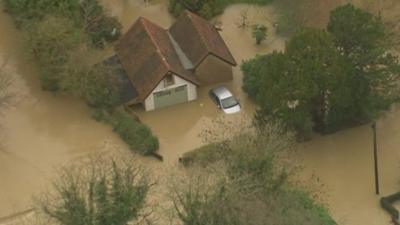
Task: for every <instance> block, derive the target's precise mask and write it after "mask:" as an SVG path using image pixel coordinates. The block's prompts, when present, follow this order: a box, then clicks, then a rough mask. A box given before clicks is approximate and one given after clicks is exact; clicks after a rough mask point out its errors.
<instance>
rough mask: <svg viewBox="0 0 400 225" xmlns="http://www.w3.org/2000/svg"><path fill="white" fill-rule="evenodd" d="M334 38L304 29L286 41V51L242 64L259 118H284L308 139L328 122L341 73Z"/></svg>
mask: <svg viewBox="0 0 400 225" xmlns="http://www.w3.org/2000/svg"><path fill="white" fill-rule="evenodd" d="M339 60H340V57H339V55H338V52H337V51H336V48H335V46H334V43H333V39H332V37H331V36H330V35H329V34H328V33H326V32H324V31H320V30H316V29H304V30H302V31H300V32H298V33H297V34H296V35H294V37H293V38H292V39H291V40H290V41H289V42H288V43H287V44H286V52H285V53H278V52H273V53H272V54H269V55H266V56H258V57H256V58H255V59H253V60H249V61H247V62H245V63H244V64H243V65H242V70H243V72H244V75H245V76H244V85H243V89H244V91H246V92H247V93H248V94H249V95H250V97H252V98H253V99H255V100H256V102H257V103H258V105H259V106H260V109H259V110H258V112H257V117H258V118H259V119H261V118H266V117H269V118H271V119H274V120H279V121H282V123H283V124H285V126H286V128H287V129H288V130H295V131H297V132H298V134H299V137H301V138H307V137H309V135H310V134H311V132H312V130H313V128H314V127H315V126H316V125H323V122H324V121H326V117H327V111H328V110H329V107H328V105H327V101H326V98H328V92H329V93H330V92H332V90H333V89H334V88H333V86H332V85H333V83H332V82H331V80H336V78H335V77H336V76H337V75H338V74H341V67H340V66H339Z"/></svg>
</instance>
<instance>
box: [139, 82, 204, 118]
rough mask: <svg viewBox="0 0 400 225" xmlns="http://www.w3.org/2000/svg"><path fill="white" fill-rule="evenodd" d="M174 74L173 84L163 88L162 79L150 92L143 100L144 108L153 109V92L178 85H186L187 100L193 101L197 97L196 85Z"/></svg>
mask: <svg viewBox="0 0 400 225" xmlns="http://www.w3.org/2000/svg"><path fill="white" fill-rule="evenodd" d="M173 76H174V80H175V84H174V85H171V86H168V87H167V88H164V80H162V81H161V82H160V83H159V84H158V85H157V87H156V88H155V89H154V90H153V91H152V92H151V94H150V95H149V96H148V97H147V98H146V100H145V101H144V108H145V110H146V111H151V110H154V95H153V94H154V92H158V91H162V90H168V89H173V88H176V87H179V86H183V85H187V91H188V100H189V101H193V100H196V99H197V86H196V85H195V84H193V83H191V82H189V81H187V80H184V79H182V78H180V77H178V76H176V75H173Z"/></svg>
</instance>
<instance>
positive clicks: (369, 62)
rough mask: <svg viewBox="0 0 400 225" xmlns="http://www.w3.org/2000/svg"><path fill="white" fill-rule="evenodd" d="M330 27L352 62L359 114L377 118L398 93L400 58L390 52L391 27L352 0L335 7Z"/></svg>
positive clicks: (366, 117)
mask: <svg viewBox="0 0 400 225" xmlns="http://www.w3.org/2000/svg"><path fill="white" fill-rule="evenodd" d="M328 31H329V32H331V33H332V34H333V36H334V37H335V42H336V46H337V47H338V49H339V50H340V53H341V54H342V55H344V56H345V58H346V60H347V61H348V62H349V63H350V64H351V67H352V69H351V70H350V71H349V72H348V76H349V77H350V78H349V79H350V80H352V81H353V82H352V85H353V86H352V88H353V93H352V97H353V98H354V99H355V101H354V102H353V103H354V104H355V105H354V107H355V108H357V109H358V110H357V116H358V117H359V118H360V119H361V120H362V121H366V120H369V119H374V118H376V117H377V116H378V115H379V113H380V112H381V111H382V110H386V109H388V107H389V106H390V105H391V104H392V103H393V102H395V101H397V100H398V97H399V86H398V78H399V74H400V69H399V63H398V58H397V57H396V56H394V55H393V54H391V49H390V47H391V46H390V45H389V44H388V42H389V41H388V38H387V37H388V35H387V34H388V31H387V29H386V27H385V25H384V23H383V22H382V20H381V18H380V17H377V16H374V15H372V14H370V13H368V12H366V11H363V10H361V9H358V8H356V7H354V6H353V5H351V4H347V5H345V6H341V7H338V8H337V9H335V10H333V11H332V13H331V16H330V21H329V24H328Z"/></svg>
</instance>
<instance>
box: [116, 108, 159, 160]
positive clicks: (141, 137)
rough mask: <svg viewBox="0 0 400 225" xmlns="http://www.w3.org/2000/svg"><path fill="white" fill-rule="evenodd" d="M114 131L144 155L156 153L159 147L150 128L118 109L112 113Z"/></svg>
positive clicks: (133, 148)
mask: <svg viewBox="0 0 400 225" xmlns="http://www.w3.org/2000/svg"><path fill="white" fill-rule="evenodd" d="M111 120H112V124H113V127H114V131H115V132H117V133H118V134H119V136H120V137H121V138H122V139H123V140H124V141H125V142H126V143H127V144H128V146H129V147H130V148H131V149H132V150H134V151H138V152H139V153H140V154H142V155H149V154H151V153H154V152H155V151H157V150H158V148H159V142H158V139H157V137H155V136H154V135H153V134H152V132H151V130H150V128H149V127H147V126H146V125H144V124H143V123H140V122H139V121H137V120H135V118H133V117H132V116H131V115H129V114H128V113H126V112H124V111H117V112H115V113H114V114H113V115H112V119H111Z"/></svg>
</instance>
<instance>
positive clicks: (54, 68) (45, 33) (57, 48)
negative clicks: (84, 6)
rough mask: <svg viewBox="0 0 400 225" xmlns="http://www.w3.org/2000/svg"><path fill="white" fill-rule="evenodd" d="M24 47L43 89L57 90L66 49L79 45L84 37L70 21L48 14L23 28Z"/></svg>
mask: <svg viewBox="0 0 400 225" xmlns="http://www.w3.org/2000/svg"><path fill="white" fill-rule="evenodd" d="M25 29H26V35H25V36H26V40H27V49H28V51H29V53H31V55H32V57H33V59H34V60H35V61H36V62H37V64H38V66H39V69H40V81H41V85H42V87H43V89H45V90H50V91H57V90H60V88H61V86H60V82H61V79H62V77H61V74H62V70H63V66H64V64H65V63H66V62H67V60H68V57H69V51H70V50H72V49H76V48H78V47H79V46H80V45H81V44H82V43H83V42H84V40H85V36H84V35H82V32H81V31H80V30H79V29H77V28H76V27H75V26H74V24H73V23H72V21H70V20H68V19H66V18H62V17H54V16H49V17H46V18H44V19H43V20H41V21H38V22H36V23H33V24H31V25H30V26H27V27H26V28H25Z"/></svg>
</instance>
